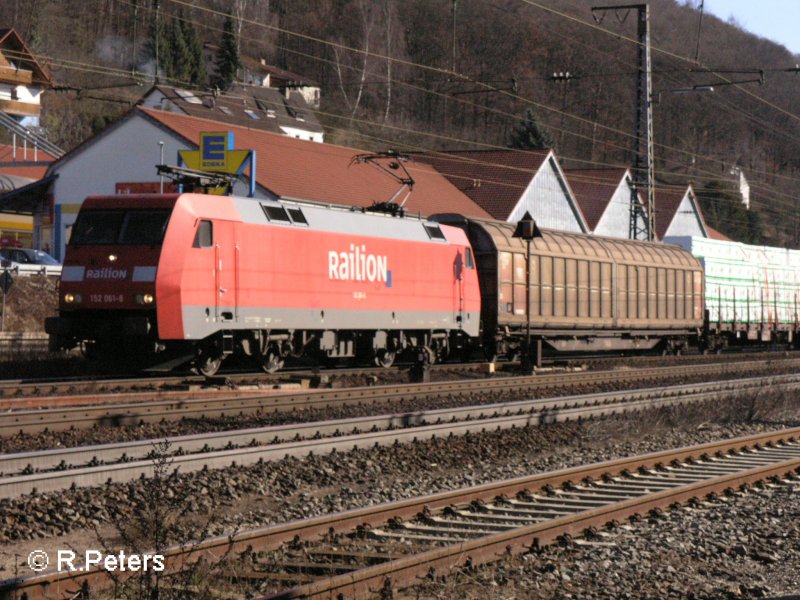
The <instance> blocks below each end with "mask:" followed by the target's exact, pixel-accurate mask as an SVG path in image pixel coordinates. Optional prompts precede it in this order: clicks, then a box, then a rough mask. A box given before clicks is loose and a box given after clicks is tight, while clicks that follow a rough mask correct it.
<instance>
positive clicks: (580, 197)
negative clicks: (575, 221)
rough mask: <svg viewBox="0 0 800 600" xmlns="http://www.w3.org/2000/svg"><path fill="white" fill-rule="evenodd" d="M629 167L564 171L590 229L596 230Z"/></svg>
mask: <svg viewBox="0 0 800 600" xmlns="http://www.w3.org/2000/svg"><path fill="white" fill-rule="evenodd" d="M626 173H627V169H569V170H565V171H564V175H566V177H567V181H568V182H569V187H571V188H572V191H573V193H574V194H575V198H576V199H577V201H578V204H579V206H580V207H581V211H583V216H584V217H585V218H586V223H587V225H589V229H590V230H591V231H594V229H595V228H596V227H597V224H598V223H599V222H600V218H601V217H602V216H603V214H604V213H605V211H606V208H608V204H609V202H611V198H612V197H613V196H614V192H616V191H617V188H619V186H620V185H621V184H622V183H623V178H624V177H625V174H626Z"/></svg>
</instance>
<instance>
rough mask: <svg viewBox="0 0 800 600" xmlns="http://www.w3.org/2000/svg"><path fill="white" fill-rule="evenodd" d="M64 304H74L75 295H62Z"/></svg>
mask: <svg viewBox="0 0 800 600" xmlns="http://www.w3.org/2000/svg"><path fill="white" fill-rule="evenodd" d="M64 302H66V303H67V304H72V303H73V302H75V295H74V294H64Z"/></svg>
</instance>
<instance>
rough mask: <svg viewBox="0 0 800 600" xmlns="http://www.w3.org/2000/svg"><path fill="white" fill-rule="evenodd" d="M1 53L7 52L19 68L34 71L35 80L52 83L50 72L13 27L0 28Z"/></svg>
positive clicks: (40, 82)
mask: <svg viewBox="0 0 800 600" xmlns="http://www.w3.org/2000/svg"><path fill="white" fill-rule="evenodd" d="M0 54H5V55H6V59H7V60H11V61H12V62H13V63H14V64H15V65H17V66H18V67H19V68H22V69H26V70H28V71H31V72H32V73H33V82H34V83H36V84H40V85H50V83H51V79H50V73H49V72H48V71H47V69H45V68H44V67H43V66H42V65H40V64H39V62H38V61H37V60H36V57H35V56H34V54H33V52H31V49H30V48H28V45H27V44H26V43H25V42H24V41H23V40H22V38H21V37H20V36H19V34H18V33H17V32H16V31H15V30H13V29H0Z"/></svg>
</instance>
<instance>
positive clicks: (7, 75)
mask: <svg viewBox="0 0 800 600" xmlns="http://www.w3.org/2000/svg"><path fill="white" fill-rule="evenodd" d="M0 83H10V84H12V85H31V83H33V71H27V70H25V69H15V68H13V67H5V66H2V65H0Z"/></svg>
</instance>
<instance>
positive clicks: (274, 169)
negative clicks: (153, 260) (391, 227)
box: [136, 108, 489, 218]
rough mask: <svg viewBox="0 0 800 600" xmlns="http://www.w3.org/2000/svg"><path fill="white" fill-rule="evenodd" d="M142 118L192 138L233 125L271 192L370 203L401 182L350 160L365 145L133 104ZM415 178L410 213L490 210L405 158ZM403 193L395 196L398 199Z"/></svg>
mask: <svg viewBox="0 0 800 600" xmlns="http://www.w3.org/2000/svg"><path fill="white" fill-rule="evenodd" d="M136 110H137V111H139V112H140V113H141V114H143V115H145V116H146V118H149V119H152V120H153V121H155V122H157V123H160V124H161V125H163V126H165V127H167V128H169V129H171V130H172V131H174V132H175V133H176V134H178V135H180V136H182V137H183V138H185V139H186V140H187V141H189V142H191V143H194V144H196V143H197V141H198V140H199V139H200V133H201V132H203V131H214V130H215V129H217V130H218V129H219V128H220V127H224V128H225V129H227V130H230V131H233V132H234V135H235V143H236V147H237V148H247V149H252V150H255V151H256V152H257V157H258V158H257V161H256V180H257V181H258V184H259V185H261V186H262V187H264V188H266V189H268V190H270V191H271V192H272V193H274V194H276V195H278V196H282V197H291V198H300V199H304V200H314V201H318V202H328V203H332V204H344V205H349V206H359V207H369V206H371V205H372V204H373V203H375V202H384V201H387V200H389V199H390V198H391V197H392V196H393V195H394V194H395V193H396V192H397V190H398V189H399V188H400V184H399V183H398V182H396V181H395V180H393V179H392V178H391V177H389V176H388V175H386V174H385V173H382V172H381V171H380V170H379V169H377V168H376V167H375V166H373V165H369V164H364V163H361V164H351V163H352V160H353V157H354V156H356V155H357V154H361V153H363V152H364V151H362V150H357V149H354V148H346V147H344V146H334V145H331V144H319V143H315V142H308V141H303V140H298V139H294V138H290V137H287V136H282V135H276V134H273V133H269V132H266V131H260V130H256V129H251V128H246V127H238V126H234V125H229V124H221V123H219V122H215V121H210V120H207V119H199V118H195V117H189V116H185V115H179V114H176V113H170V112H165V111H160V110H151V109H145V108H137V109H136ZM406 166H407V168H408V170H409V172H410V173H411V176H412V177H413V178H414V180H415V182H416V183H415V185H414V191H413V192H412V193H411V196H410V197H409V198H408V201H407V202H406V204H405V208H406V210H407V211H409V212H410V213H421V214H423V215H432V214H435V213H445V212H449V213H459V214H463V215H466V216H472V217H481V218H487V217H489V215H488V214H487V213H486V212H485V211H484V210H483V209H481V208H480V207H479V206H478V205H477V204H475V203H474V202H472V201H471V200H470V199H469V198H468V197H467V196H465V195H464V194H462V193H461V192H459V191H458V190H457V189H456V188H455V187H453V186H452V185H451V184H450V183H449V182H448V181H447V180H446V179H445V178H444V177H442V176H441V175H440V174H439V173H437V172H436V171H435V170H434V169H433V167H431V166H429V165H426V164H420V163H415V162H409V163H406ZM402 198H403V196H402V195H401V196H400V198H398V201H402Z"/></svg>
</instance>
